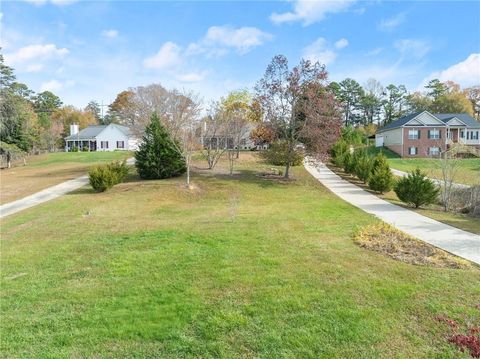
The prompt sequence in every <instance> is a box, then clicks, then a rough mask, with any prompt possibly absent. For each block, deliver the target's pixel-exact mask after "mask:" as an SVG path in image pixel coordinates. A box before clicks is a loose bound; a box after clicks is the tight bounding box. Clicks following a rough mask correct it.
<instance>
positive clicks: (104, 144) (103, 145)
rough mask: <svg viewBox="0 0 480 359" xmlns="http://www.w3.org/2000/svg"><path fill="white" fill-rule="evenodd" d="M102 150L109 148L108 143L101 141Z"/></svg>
mask: <svg viewBox="0 0 480 359" xmlns="http://www.w3.org/2000/svg"><path fill="white" fill-rule="evenodd" d="M100 148H102V149H106V148H108V141H100Z"/></svg>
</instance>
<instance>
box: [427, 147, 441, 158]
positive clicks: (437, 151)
mask: <svg viewBox="0 0 480 359" xmlns="http://www.w3.org/2000/svg"><path fill="white" fill-rule="evenodd" d="M428 154H429V155H432V156H438V155H439V154H440V148H439V147H430V148H429V149H428Z"/></svg>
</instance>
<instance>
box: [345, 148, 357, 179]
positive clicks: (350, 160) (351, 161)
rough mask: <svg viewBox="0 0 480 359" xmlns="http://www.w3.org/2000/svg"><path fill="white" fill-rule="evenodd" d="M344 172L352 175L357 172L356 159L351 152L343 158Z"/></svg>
mask: <svg viewBox="0 0 480 359" xmlns="http://www.w3.org/2000/svg"><path fill="white" fill-rule="evenodd" d="M343 170H344V171H345V172H346V173H350V174H353V173H354V172H355V157H354V155H352V154H351V153H350V152H347V153H346V154H345V156H344V157H343Z"/></svg>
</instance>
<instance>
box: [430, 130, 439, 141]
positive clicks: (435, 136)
mask: <svg viewBox="0 0 480 359" xmlns="http://www.w3.org/2000/svg"><path fill="white" fill-rule="evenodd" d="M428 138H429V139H431V140H438V139H439V138H440V131H439V130H437V129H433V130H428Z"/></svg>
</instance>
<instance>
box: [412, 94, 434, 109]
mask: <svg viewBox="0 0 480 359" xmlns="http://www.w3.org/2000/svg"><path fill="white" fill-rule="evenodd" d="M432 102H433V101H432V99H431V98H430V97H428V96H426V95H424V94H423V93H421V92H420V91H416V92H414V93H412V94H409V95H407V96H406V103H407V107H408V110H409V112H422V111H425V110H429V109H430V108H431V106H432Z"/></svg>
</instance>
